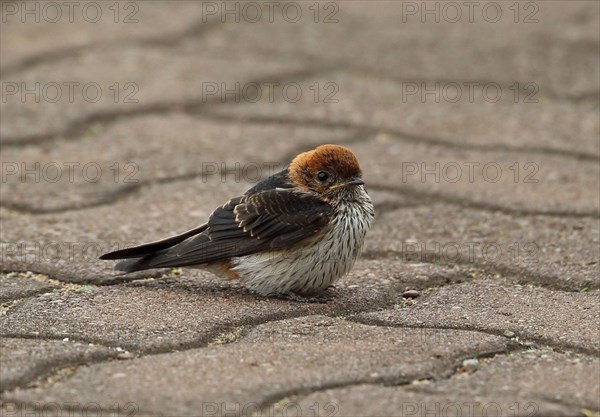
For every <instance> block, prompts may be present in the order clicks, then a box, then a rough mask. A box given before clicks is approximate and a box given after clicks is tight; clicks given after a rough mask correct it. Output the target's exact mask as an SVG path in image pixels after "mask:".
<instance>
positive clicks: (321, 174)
mask: <svg viewBox="0 0 600 417" xmlns="http://www.w3.org/2000/svg"><path fill="white" fill-rule="evenodd" d="M328 178H329V174H328V173H326V172H325V171H319V173H318V174H317V179H318V180H319V181H321V182H325V181H327V179H328Z"/></svg>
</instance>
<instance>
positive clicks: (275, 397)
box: [10, 310, 523, 411]
mask: <svg viewBox="0 0 600 417" xmlns="http://www.w3.org/2000/svg"><path fill="white" fill-rule="evenodd" d="M368 311H370V310H365V311H360V312H368ZM357 313H358V312H357ZM323 315H324V316H327V317H332V318H337V319H340V320H344V321H349V320H348V318H347V316H344V315H342V316H340V315H336V314H323ZM308 316H310V314H301V315H298V316H290V317H281V318H278V319H274V320H272V319H266V320H261V321H260V322H256V323H254V324H252V325H251V326H247V325H241V326H240V325H238V326H234V327H231V328H230V330H229V331H228V332H220V333H218V334H215V335H214V336H213V337H212V338H210V337H207V338H206V339H207V340H209V339H210V341H209V342H207V343H204V344H203V345H200V346H190V347H187V348H184V349H173V350H169V351H164V352H158V351H156V352H155V351H153V352H150V353H145V354H141V355H136V358H140V357H144V356H151V355H158V354H165V353H172V352H180V351H186V350H190V349H201V348H204V347H207V346H210V345H211V344H214V341H215V340H218V341H221V340H222V335H224V334H226V335H232V334H234V335H235V336H234V337H233V338H230V339H228V340H227V341H226V342H225V343H227V344H229V343H235V342H237V341H239V340H242V339H244V338H245V337H246V336H247V335H248V333H250V332H251V331H252V330H253V329H254V328H256V327H257V326H260V325H262V324H268V323H273V322H277V321H284V320H288V319H291V318H297V317H308ZM368 325H370V326H377V325H373V324H368ZM379 327H389V326H379ZM236 329H240V331H237V330H236ZM428 329H431V330H440V329H436V328H428ZM473 332H474V333H477V331H473ZM480 333H484V332H480ZM10 337H12V336H10ZM50 340H54V338H50ZM58 340H62V339H60V338H58ZM73 340H74V341H78V340H77V339H73ZM225 343H218V344H225ZM95 344H96V343H95ZM96 345H98V346H103V347H107V348H114V347H113V346H110V345H106V344H96ZM519 350H523V348H522V347H521V346H520V345H519V344H518V343H514V342H510V343H509V344H508V345H507V349H502V350H497V351H488V352H483V353H480V354H476V355H465V356H464V357H461V358H459V359H458V360H457V362H456V363H455V364H454V365H452V366H451V367H449V368H448V370H446V371H445V372H443V373H442V374H441V377H439V378H436V377H426V378H424V379H428V380H432V381H439V380H444V379H448V378H451V377H452V375H454V374H455V373H456V372H457V370H458V369H459V368H460V367H461V366H462V361H463V360H464V359H471V358H476V359H483V358H493V357H495V356H497V355H500V354H507V353H511V352H516V351H519ZM111 360H115V358H114V357H111V356H109V355H107V356H106V357H104V358H97V359H94V360H91V361H88V362H85V363H84V362H80V361H79V362H78V363H73V364H68V365H65V366H61V367H60V368H58V369H57V368H52V367H49V369H48V372H44V373H41V374H38V375H36V376H35V378H33V379H30V380H29V381H26V382H25V383H24V384H23V385H21V386H19V387H17V388H24V387H27V386H31V385H32V384H34V386H36V385H35V384H36V383H37V384H39V385H37V386H38V387H49V386H51V385H52V384H54V383H55V382H58V381H61V382H62V381H64V380H66V379H69V378H70V377H71V376H72V375H74V374H75V372H76V370H77V369H78V368H79V367H81V366H87V365H93V364H99V363H105V362H109V361H111ZM60 363H64V361H60ZM67 370H68V372H66V371H67ZM420 379H423V378H420ZM414 380H415V378H401V377H400V376H395V377H391V378H390V377H381V378H376V379H375V381H373V379H371V380H362V379H360V380H353V381H348V382H344V383H339V382H338V383H335V382H333V383H328V384H324V385H319V386H314V387H304V388H292V389H288V390H284V391H281V392H278V393H275V394H272V395H269V396H267V397H265V398H264V399H262V400H260V401H257V403H258V404H259V407H260V408H261V410H262V409H263V408H264V407H266V406H267V405H269V404H276V403H279V402H280V401H282V400H284V399H285V398H288V397H291V396H294V397H300V398H302V397H306V396H309V395H311V394H314V393H317V392H320V391H325V390H328V389H334V388H343V387H349V386H354V385H362V384H369V385H381V384H383V385H384V386H403V385H408V384H410V383H411V382H412V381H414ZM11 403H13V404H15V405H17V406H22V407H26V406H27V405H30V404H29V403H26V402H12V401H11ZM73 411H82V410H78V409H77V408H73Z"/></svg>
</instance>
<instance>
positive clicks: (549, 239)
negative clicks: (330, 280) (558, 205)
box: [365, 187, 600, 291]
mask: <svg viewBox="0 0 600 417" xmlns="http://www.w3.org/2000/svg"><path fill="white" fill-rule="evenodd" d="M400 188H401V187H400ZM416 198H420V197H419V196H416ZM426 200H427V199H425V201H426ZM431 200H433V201H431ZM599 223H600V220H599V219H597V218H593V217H580V218H578V217H572V218H570V217H556V216H542V215H528V216H523V215H521V214H520V213H518V212H517V213H515V214H508V213H507V214H505V213H502V212H499V211H495V210H487V209H478V208H472V207H470V206H469V204H466V206H461V204H460V203H459V204H454V205H452V204H442V203H436V202H435V199H430V203H429V204H424V205H420V206H418V207H408V208H399V209H397V210H392V211H389V212H386V213H385V214H384V215H382V216H381V217H380V218H379V219H378V221H377V223H376V224H375V226H374V227H373V230H371V232H370V233H369V235H368V239H367V240H366V243H365V252H366V254H371V255H370V256H376V255H377V254H381V255H386V254H388V253H389V252H391V253H392V256H393V255H394V254H395V255H396V257H398V258H401V259H403V260H405V261H409V262H410V261H412V262H419V263H420V262H434V263H441V264H448V265H454V264H456V263H459V264H474V265H477V266H479V267H481V268H484V269H487V270H488V271H489V272H492V273H501V274H503V275H505V276H510V277H512V278H514V279H516V280H517V281H519V282H522V283H536V284H538V285H545V286H552V287H557V288H562V289H569V290H576V291H579V290H581V289H583V288H586V287H589V288H598V286H599V284H600V282H599V281H598V262H599V259H600V246H599V244H598V243H599V242H600V227H599Z"/></svg>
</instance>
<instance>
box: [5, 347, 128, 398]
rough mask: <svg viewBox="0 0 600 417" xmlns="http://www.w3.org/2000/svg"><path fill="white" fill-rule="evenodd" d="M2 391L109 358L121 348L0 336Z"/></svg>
mask: <svg viewBox="0 0 600 417" xmlns="http://www.w3.org/2000/svg"><path fill="white" fill-rule="evenodd" d="M0 350H1V351H2V362H1V363H0V391H5V390H10V389H14V388H16V387H22V386H24V385H25V384H27V383H29V382H31V381H33V380H34V379H36V378H38V377H42V376H45V375H48V374H50V373H52V372H53V371H54V370H56V369H59V368H62V367H65V366H75V365H77V364H83V363H89V362H90V361H95V360H101V359H107V358H109V357H112V356H115V355H116V354H117V352H116V351H115V350H114V349H109V348H106V347H103V346H94V345H89V344H87V343H79V342H72V341H68V340H66V341H65V340H43V339H41V338H40V339H19V338H10V337H1V338H0Z"/></svg>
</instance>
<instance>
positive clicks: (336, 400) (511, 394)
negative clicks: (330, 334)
mask: <svg viewBox="0 0 600 417" xmlns="http://www.w3.org/2000/svg"><path fill="white" fill-rule="evenodd" d="M599 372H600V362H599V360H598V358H597V357H589V356H580V355H573V354H560V353H556V352H552V351H549V350H541V351H531V352H519V353H513V354H510V355H508V356H506V355H497V356H495V357H494V358H490V359H484V360H482V363H481V364H480V366H479V369H477V370H476V371H475V372H473V373H457V374H456V375H454V376H453V377H452V378H450V379H446V380H440V381H434V382H426V383H421V384H413V385H406V386H401V387H382V386H376V385H358V386H351V387H345V388H336V389H331V390H325V391H322V392H317V393H314V394H311V395H308V396H306V397H304V398H301V399H300V400H297V404H298V406H299V407H300V408H301V409H302V410H305V409H307V410H310V407H311V405H314V404H319V405H321V407H323V406H325V405H328V404H330V405H329V407H333V408H330V409H331V410H335V411H336V415H340V416H348V417H350V416H390V417H396V416H398V417H399V416H405V417H408V416H422V415H463V416H473V417H476V416H481V417H483V416H489V415H510V416H522V417H525V416H531V415H539V416H541V415H543V416H565V417H571V416H574V415H581V414H582V411H583V409H584V408H587V409H588V410H598V409H600V403H599V400H598V398H600V393H599V392H598V389H599V385H598V377H597V376H598V373H599Z"/></svg>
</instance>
